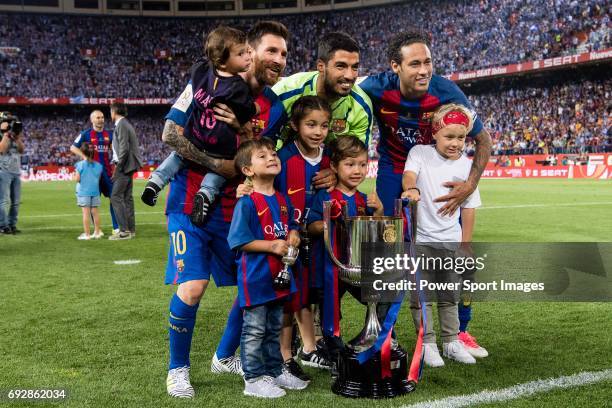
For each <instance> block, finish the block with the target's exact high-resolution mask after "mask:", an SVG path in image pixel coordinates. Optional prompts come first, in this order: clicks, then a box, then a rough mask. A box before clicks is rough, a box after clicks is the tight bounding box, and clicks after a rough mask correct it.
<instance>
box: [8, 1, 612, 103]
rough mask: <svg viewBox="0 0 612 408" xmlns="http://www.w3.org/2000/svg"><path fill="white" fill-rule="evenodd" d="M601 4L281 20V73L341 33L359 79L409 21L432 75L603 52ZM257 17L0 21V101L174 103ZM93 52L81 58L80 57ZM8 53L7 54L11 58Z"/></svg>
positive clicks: (379, 11) (295, 68)
mask: <svg viewBox="0 0 612 408" xmlns="http://www.w3.org/2000/svg"><path fill="white" fill-rule="evenodd" d="M611 8H612V6H611V5H610V3H609V2H607V1H605V0H583V1H577V0H520V1H515V0H480V1H463V2H454V1H447V0H435V1H430V2H423V3H422V4H421V5H420V7H415V6H414V4H413V3H410V4H401V5H392V6H386V7H377V8H367V9H358V10H351V11H335V12H333V13H323V14H309V15H293V16H282V17H279V18H278V19H279V20H280V21H281V22H283V23H284V24H286V25H287V27H288V28H289V30H290V32H291V33H292V40H291V44H290V53H291V58H289V60H288V65H287V69H286V71H285V73H286V74H292V73H295V72H300V71H306V70H309V69H313V67H314V62H315V54H316V48H317V47H316V42H317V41H318V39H319V38H322V37H323V36H324V35H325V34H326V33H328V32H331V31H335V30H344V31H346V32H348V33H349V34H351V35H352V36H354V38H355V39H356V40H357V41H358V42H359V43H360V44H361V45H362V50H363V55H362V58H361V61H362V67H363V69H362V73H363V74H369V73H372V72H378V71H380V70H381V69H385V68H386V67H387V65H388V63H387V59H386V56H385V47H384V44H385V43H386V41H387V40H388V38H390V37H391V35H393V34H394V33H396V32H398V31H400V30H401V29H403V28H405V24H406V22H407V21H408V22H412V23H413V24H414V25H418V26H421V27H423V28H424V29H426V30H427V31H429V32H430V33H431V35H432V38H433V49H434V50H435V55H434V58H435V64H436V71H437V73H438V74H449V73H451V72H456V71H465V70H470V69H474V68H484V67H489V66H497V65H505V64H510V63H515V62H518V61H524V60H534V59H542V58H549V57H554V56H559V55H564V54H572V53H576V52H584V51H589V50H600V49H605V48H608V47H610V44H611V41H610V27H611V22H610V9H611ZM220 21H223V22H224V23H227V24H229V25H238V26H250V25H252V23H253V22H254V21H255V20H254V19H240V20H235V19H234V20H232V19H227V20H219V19H199V20H195V19H180V20H177V19H160V18H156V19H153V18H142V17H140V18H128V17H90V16H66V15H64V16H56V15H53V16H50V15H15V14H0V47H17V48H19V49H20V51H19V52H17V53H16V54H15V55H12V54H11V53H5V55H4V56H3V54H0V95H17V96H30V97H60V96H67V97H78V96H86V97H95V96H104V97H118V96H121V97H174V96H176V94H177V92H179V91H180V89H181V88H182V86H184V83H185V80H186V76H187V74H188V70H189V66H190V65H191V64H192V62H193V60H194V59H195V58H197V57H198V56H199V55H201V34H202V32H207V31H209V30H211V29H212V28H213V26H214V25H217V24H219V22H220ZM87 49H89V50H91V52H92V55H90V56H84V55H82V54H83V53H84V52H85V50H87ZM164 51H165V52H166V53H167V57H164V58H161V57H160V52H164ZM8 54H11V55H8Z"/></svg>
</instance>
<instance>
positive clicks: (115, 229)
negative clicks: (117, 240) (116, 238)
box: [111, 228, 121, 235]
mask: <svg viewBox="0 0 612 408" xmlns="http://www.w3.org/2000/svg"><path fill="white" fill-rule="evenodd" d="M119 231H121V230H120V229H119V228H114V229H113V233H112V234H111V235H115V234H118V233H119Z"/></svg>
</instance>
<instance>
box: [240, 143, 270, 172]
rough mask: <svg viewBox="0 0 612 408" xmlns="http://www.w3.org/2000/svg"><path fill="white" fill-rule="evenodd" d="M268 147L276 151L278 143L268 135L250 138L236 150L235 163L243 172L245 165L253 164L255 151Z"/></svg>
mask: <svg viewBox="0 0 612 408" xmlns="http://www.w3.org/2000/svg"><path fill="white" fill-rule="evenodd" d="M262 148H267V149H270V150H272V151H276V143H274V141H272V139H269V138H267V137H262V138H261V139H258V140H249V141H247V142H244V143H242V144H241V145H240V147H239V148H238V151H237V152H236V158H235V159H234V165H235V166H236V169H237V170H238V172H239V173H241V174H243V173H242V168H243V167H248V166H250V165H251V158H252V157H253V151H254V150H257V149H262Z"/></svg>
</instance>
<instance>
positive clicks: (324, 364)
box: [298, 348, 331, 370]
mask: <svg viewBox="0 0 612 408" xmlns="http://www.w3.org/2000/svg"><path fill="white" fill-rule="evenodd" d="M298 357H299V358H300V360H301V361H302V365H305V366H308V367H315V368H322V369H324V370H329V369H330V368H331V364H330V362H329V361H327V359H326V358H325V357H324V356H323V353H322V352H321V351H320V350H319V349H318V348H317V349H315V350H313V351H311V352H310V353H305V352H304V349H300V351H299V352H298Z"/></svg>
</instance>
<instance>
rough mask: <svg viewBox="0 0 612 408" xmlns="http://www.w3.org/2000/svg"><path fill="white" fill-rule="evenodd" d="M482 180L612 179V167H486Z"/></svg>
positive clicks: (600, 165)
mask: <svg viewBox="0 0 612 408" xmlns="http://www.w3.org/2000/svg"><path fill="white" fill-rule="evenodd" d="M482 178H562V179H576V178H589V179H600V180H607V179H612V166H606V165H603V164H599V165H594V164H591V165H586V166H525V167H513V168H509V167H492V168H491V167H487V168H486V169H485V171H484V172H483V173H482Z"/></svg>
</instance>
